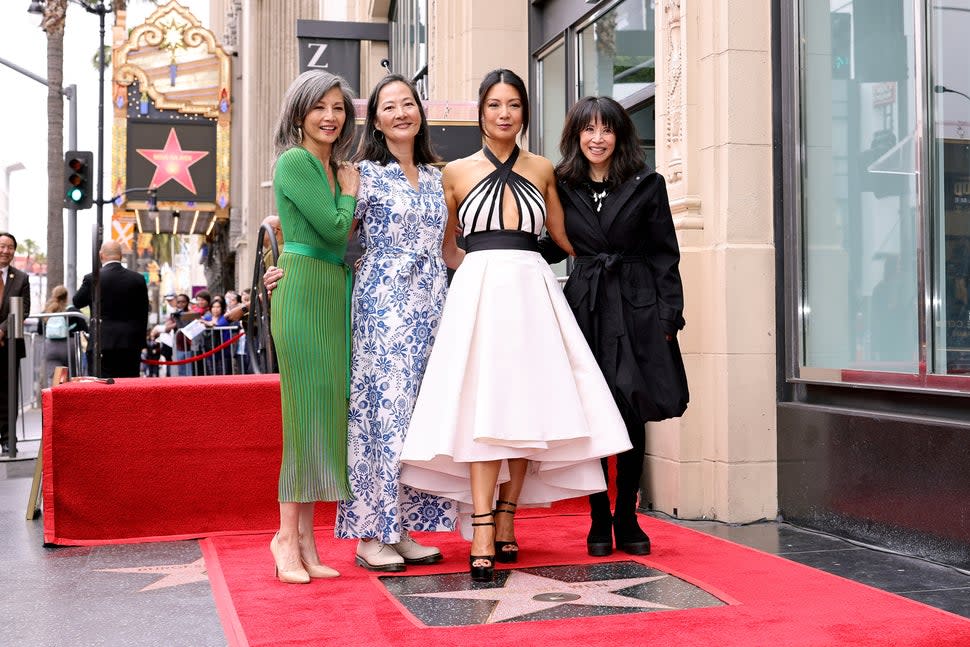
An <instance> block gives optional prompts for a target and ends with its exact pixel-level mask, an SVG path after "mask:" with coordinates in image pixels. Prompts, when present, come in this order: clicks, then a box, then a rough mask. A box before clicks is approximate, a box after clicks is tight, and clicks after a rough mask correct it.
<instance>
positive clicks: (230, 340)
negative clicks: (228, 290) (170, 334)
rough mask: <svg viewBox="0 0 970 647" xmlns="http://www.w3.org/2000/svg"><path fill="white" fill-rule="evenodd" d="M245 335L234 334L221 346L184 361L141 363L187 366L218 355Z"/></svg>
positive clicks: (147, 360) (242, 333)
mask: <svg viewBox="0 0 970 647" xmlns="http://www.w3.org/2000/svg"><path fill="white" fill-rule="evenodd" d="M245 334H246V333H244V332H240V333H236V335H235V336H234V337H232V338H231V339H229V340H227V341H224V342H222V343H221V344H219V345H218V346H216V347H215V348H213V349H212V350H207V351H206V352H204V353H202V354H201V355H196V356H195V357H186V358H185V359H176V360H172V361H171V362H166V361H165V360H161V359H143V360H142V363H143V364H151V365H152V366H174V365H176V364H188V363H189V362H198V361H199V360H200V359H205V358H206V357H209V356H210V355H215V354H216V353H218V352H219V351H220V350H222V349H223V348H225V347H227V346H232V345H233V344H235V343H236V342H237V341H239V338H240V337H242V336H243V335H245Z"/></svg>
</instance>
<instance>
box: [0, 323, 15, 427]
mask: <svg viewBox="0 0 970 647" xmlns="http://www.w3.org/2000/svg"><path fill="white" fill-rule="evenodd" d="M9 348H10V344H9V340H7V343H5V344H4V345H3V346H0V375H3V379H2V380H0V384H2V385H3V386H2V387H0V443H2V444H4V445H7V444H8V443H9V440H10V436H9V432H10V431H11V430H9V429H7V426H8V424H7V416H8V415H9V413H10V410H11V409H13V421H14V429H13V430H12V431H13V432H14V433H16V431H17V429H16V424H17V415H18V414H19V413H20V402H19V401H16V402H7V388H8V386H7V384H8V381H7V371H8V368H7V363H8V362H9V361H10V356H9V354H8V352H7V351H8V349H9ZM14 382H15V383H16V384H17V389H16V394H17V396H18V397H19V395H20V370H19V362H18V370H17V371H16V372H15V374H14Z"/></svg>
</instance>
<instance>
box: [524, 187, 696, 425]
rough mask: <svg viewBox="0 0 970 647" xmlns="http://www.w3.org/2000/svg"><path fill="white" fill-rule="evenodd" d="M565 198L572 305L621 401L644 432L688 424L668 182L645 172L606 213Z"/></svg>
mask: <svg viewBox="0 0 970 647" xmlns="http://www.w3.org/2000/svg"><path fill="white" fill-rule="evenodd" d="M558 188H559V198H560V200H561V201H562V206H563V211H564V213H565V224H566V234H567V235H568V237H569V242H570V243H571V244H572V246H573V249H574V250H575V251H576V265H575V268H574V269H573V271H572V273H571V274H570V275H569V280H568V281H567V283H566V286H565V288H564V292H565V295H566V300H567V301H568V302H569V305H570V307H571V308H572V310H573V313H574V314H575V315H576V321H577V322H578V323H579V327H580V328H581V329H582V330H583V333H584V334H585V335H586V340H587V341H588V342H589V345H590V348H591V349H592V350H593V354H594V355H595V356H596V360H597V362H599V365H600V368H601V369H602V371H603V376H604V377H605V378H606V382H607V384H609V386H610V389H611V391H612V392H613V396H614V398H616V400H617V402H618V403H619V404H621V406H622V405H623V404H625V405H627V407H628V408H629V409H630V410H631V411H632V412H634V413H635V414H636V415H638V416H639V417H640V419H641V420H643V421H644V422H648V421H656V420H664V419H666V418H672V417H676V416H679V415H681V414H683V413H684V411H685V410H686V408H687V402H688V399H689V394H688V389H687V375H686V373H685V371H684V362H683V359H682V358H681V355H680V346H679V345H678V344H677V336H676V335H677V331H678V330H680V329H681V328H683V327H684V318H683V315H682V313H683V309H684V292H683V285H682V284H681V280H680V270H679V269H678V263H679V262H680V250H679V248H678V246H677V235H676V232H675V231H674V223H673V218H672V217H671V215H670V203H669V201H668V200H667V188H666V184H665V183H664V179H663V177H662V176H660V175H659V174H658V173H656V172H655V171H653V170H651V169H649V168H644V169H643V170H642V171H641V172H639V173H638V174H637V175H636V176H634V177H632V178H630V179H629V180H627V181H626V182H624V183H623V184H621V185H620V186H618V187H616V188H615V189H613V190H612V191H611V192H610V194H609V195H607V196H606V199H605V200H604V202H603V207H602V210H601V211H600V212H599V213H597V211H596V208H595V207H594V206H593V203H592V199H591V198H590V196H589V193H588V191H587V190H586V189H585V188H583V187H571V186H567V185H566V184H564V183H563V182H560V183H559V187H558ZM540 249H541V250H542V252H543V256H544V257H545V258H546V260H549V261H550V262H555V261H557V260H561V259H562V258H563V257H564V256H565V254H564V253H563V252H562V251H561V250H559V249H558V247H555V245H554V243H552V241H551V239H549V238H548V237H546V238H544V239H543V240H542V241H541V245H540ZM557 252H558V253H557ZM666 335H670V336H671V338H672V339H671V340H670V341H667V339H666V337H665V336H666Z"/></svg>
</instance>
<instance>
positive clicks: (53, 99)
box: [41, 0, 67, 296]
mask: <svg viewBox="0 0 970 647" xmlns="http://www.w3.org/2000/svg"><path fill="white" fill-rule="evenodd" d="M66 14H67V0H47V1H46V2H45V3H44V19H43V21H42V22H41V29H43V30H44V31H45V32H46V33H47V251H48V258H47V286H48V287H47V289H48V290H50V289H52V288H53V287H54V286H55V285H61V284H62V283H64V196H63V195H61V190H62V188H63V184H64V99H63V88H62V87H61V86H62V84H63V81H64V18H65V16H66ZM48 296H49V295H48Z"/></svg>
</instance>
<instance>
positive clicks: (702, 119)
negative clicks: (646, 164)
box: [644, 0, 777, 522]
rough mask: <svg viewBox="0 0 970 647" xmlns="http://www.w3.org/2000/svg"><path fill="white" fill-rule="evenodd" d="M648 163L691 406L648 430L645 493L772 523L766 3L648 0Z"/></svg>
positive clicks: (681, 511)
mask: <svg viewBox="0 0 970 647" xmlns="http://www.w3.org/2000/svg"><path fill="white" fill-rule="evenodd" d="M656 19H657V56H656V60H657V62H658V65H657V95H656V96H657V104H656V108H657V112H656V114H657V132H658V138H657V167H658V170H659V171H660V173H661V174H662V175H664V177H665V178H666V179H667V189H668V193H669V197H670V202H671V210H672V212H673V215H674V222H675V224H676V227H677V230H678V237H679V240H680V245H681V256H682V260H681V274H682V276H683V279H684V290H685V301H686V309H685V313H684V316H685V318H686V320H687V327H686V328H685V330H684V331H683V333H682V335H681V347H682V350H683V352H684V360H685V364H686V366H687V375H688V380H689V383H690V388H691V404H690V407H689V408H688V410H687V413H686V414H685V415H684V417H683V418H681V419H679V420H670V421H665V422H662V423H656V424H651V425H649V426H648V435H647V456H646V465H647V469H646V475H645V477H644V492H645V494H646V497H645V498H646V501H647V502H649V503H651V504H652V505H653V507H654V508H656V509H658V510H662V511H664V512H667V513H670V514H673V515H676V516H680V517H707V518H716V519H722V520H726V521H732V522H742V521H751V520H754V519H759V518H774V516H775V515H776V513H777V465H776V454H775V446H776V439H775V429H776V425H775V336H774V329H775V312H774V298H775V288H774V279H775V269H774V244H773V239H774V232H773V228H772V212H773V198H772V139H771V83H772V81H771V78H772V77H771V56H770V34H771V3H770V0H705V1H704V2H692V1H691V0H662V2H657V10H656Z"/></svg>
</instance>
